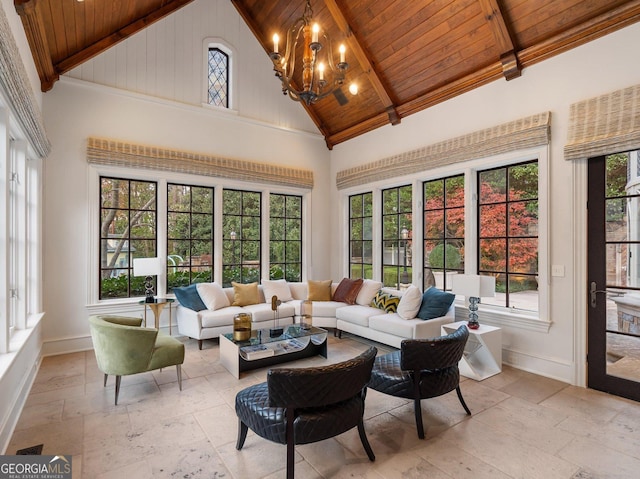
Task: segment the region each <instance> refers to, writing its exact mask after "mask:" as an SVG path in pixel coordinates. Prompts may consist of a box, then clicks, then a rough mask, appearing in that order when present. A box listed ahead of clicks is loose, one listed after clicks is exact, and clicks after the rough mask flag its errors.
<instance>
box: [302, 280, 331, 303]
mask: <svg viewBox="0 0 640 479" xmlns="http://www.w3.org/2000/svg"><path fill="white" fill-rule="evenodd" d="M307 287H308V291H307V299H308V300H309V301H331V280H330V279H328V280H326V281H307Z"/></svg>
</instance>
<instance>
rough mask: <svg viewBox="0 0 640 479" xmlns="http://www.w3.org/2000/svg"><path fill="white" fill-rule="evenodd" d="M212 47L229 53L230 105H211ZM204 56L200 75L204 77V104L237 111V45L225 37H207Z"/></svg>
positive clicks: (203, 50)
mask: <svg viewBox="0 0 640 479" xmlns="http://www.w3.org/2000/svg"><path fill="white" fill-rule="evenodd" d="M210 48H217V49H219V50H221V51H223V52H224V53H226V54H227V57H228V59H229V65H228V74H229V78H228V88H229V91H228V97H229V106H228V107H226V108H225V107H222V106H216V105H211V104H210V103H209V49H210ZM202 58H203V61H202V75H200V77H201V78H202V106H204V107H207V108H211V109H214V110H216V111H220V112H235V113H237V111H238V108H237V106H236V105H237V104H238V98H237V93H236V92H237V88H236V85H237V80H236V79H237V78H238V74H237V73H238V72H237V70H238V68H237V63H238V62H237V61H236V49H235V47H233V46H232V45H231V44H229V43H228V42H226V41H225V40H224V39H222V38H220V37H207V38H205V39H204V40H203V42H202Z"/></svg>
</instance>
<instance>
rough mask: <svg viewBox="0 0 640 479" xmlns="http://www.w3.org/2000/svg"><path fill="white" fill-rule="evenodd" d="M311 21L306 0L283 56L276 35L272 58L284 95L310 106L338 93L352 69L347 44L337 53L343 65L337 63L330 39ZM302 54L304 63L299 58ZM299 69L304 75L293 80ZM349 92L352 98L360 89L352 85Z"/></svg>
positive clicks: (311, 14)
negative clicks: (349, 69) (347, 54)
mask: <svg viewBox="0 0 640 479" xmlns="http://www.w3.org/2000/svg"><path fill="white" fill-rule="evenodd" d="M312 17H313V10H312V9H311V0H307V5H306V6H305V9H304V13H303V14H302V17H300V18H298V19H297V20H296V21H295V22H294V24H293V25H292V26H291V28H289V30H288V31H287V44H286V46H285V50H284V53H280V50H279V46H280V45H279V43H280V37H279V35H278V34H277V33H276V34H274V35H273V51H272V52H271V53H270V54H269V57H270V58H271V60H272V61H273V69H274V71H275V72H276V76H277V77H278V78H279V79H280V81H281V82H282V93H283V94H284V95H289V97H290V98H291V99H292V100H295V101H303V102H305V103H306V104H307V105H311V104H312V103H315V102H317V101H318V100H321V99H323V98H324V97H326V96H327V95H330V94H331V93H334V92H336V91H337V90H339V89H340V87H341V86H342V85H343V84H344V77H345V73H346V71H347V69H348V68H349V64H348V63H347V62H346V61H345V58H346V48H345V46H344V44H342V45H340V47H339V49H338V51H339V55H340V61H339V62H337V63H335V62H334V58H333V56H334V52H333V48H332V46H331V39H330V38H329V36H328V35H327V34H326V33H325V32H324V31H322V32H321V31H320V26H319V25H318V24H317V23H314V24H313V25H312V24H311V19H312ZM299 44H300V47H298V45H299ZM300 53H301V54H302V59H299V58H297V55H299V54H300ZM300 64H301V66H300ZM300 68H301V69H302V72H301V73H297V75H296V77H295V79H294V74H296V70H300ZM296 85H302V89H297V88H296ZM349 91H350V92H351V94H352V95H355V94H357V93H358V87H357V85H356V84H355V83H352V84H351V85H350V86H349ZM343 98H344V96H343Z"/></svg>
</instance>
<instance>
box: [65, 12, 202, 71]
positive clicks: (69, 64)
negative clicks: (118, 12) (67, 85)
mask: <svg viewBox="0 0 640 479" xmlns="http://www.w3.org/2000/svg"><path fill="white" fill-rule="evenodd" d="M192 1H193V0H172V1H169V2H167V3H165V4H164V5H163V6H162V7H160V8H158V9H157V10H154V11H153V12H152V13H150V14H149V15H147V16H146V17H143V18H140V19H138V20H136V21H135V22H133V23H130V24H129V25H127V26H125V27H123V28H120V29H119V30H117V31H116V32H114V33H112V34H111V35H109V36H107V37H105V38H103V39H101V40H98V41H97V42H95V43H94V44H92V45H89V46H88V47H86V48H84V49H82V50H80V51H79V52H77V53H75V54H73V55H71V56H70V57H67V58H65V59H64V60H62V61H60V62H58V63H57V64H56V65H55V69H56V71H57V72H58V74H60V75H61V74H63V73H66V72H68V71H69V70H72V69H73V68H75V67H77V66H78V65H80V64H81V63H83V62H86V61H87V60H89V59H91V58H93V57H95V56H96V55H98V54H100V53H102V52H103V51H105V50H107V49H108V48H110V47H112V46H114V45H116V44H117V43H119V42H121V41H122V40H124V39H126V38H128V37H130V36H131V35H133V34H134V33H137V32H139V31H140V30H142V29H144V28H146V27H148V26H149V25H151V24H153V23H155V22H157V21H158V20H161V19H162V18H164V17H166V16H167V15H169V14H171V13H173V12H175V11H176V10H178V9H180V8H182V7H184V6H185V5H187V4H189V3H191V2H192Z"/></svg>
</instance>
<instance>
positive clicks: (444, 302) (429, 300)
mask: <svg viewBox="0 0 640 479" xmlns="http://www.w3.org/2000/svg"><path fill="white" fill-rule="evenodd" d="M454 299H456V296H455V295H454V294H452V293H447V292H446V291H441V290H439V289H438V288H435V287H433V286H432V287H431V288H429V289H427V290H426V291H425V292H424V294H423V295H422V304H421V305H420V310H419V311H418V318H420V319H433V318H439V317H440V316H444V315H445V314H447V311H449V308H450V307H451V303H453V300H454Z"/></svg>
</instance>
